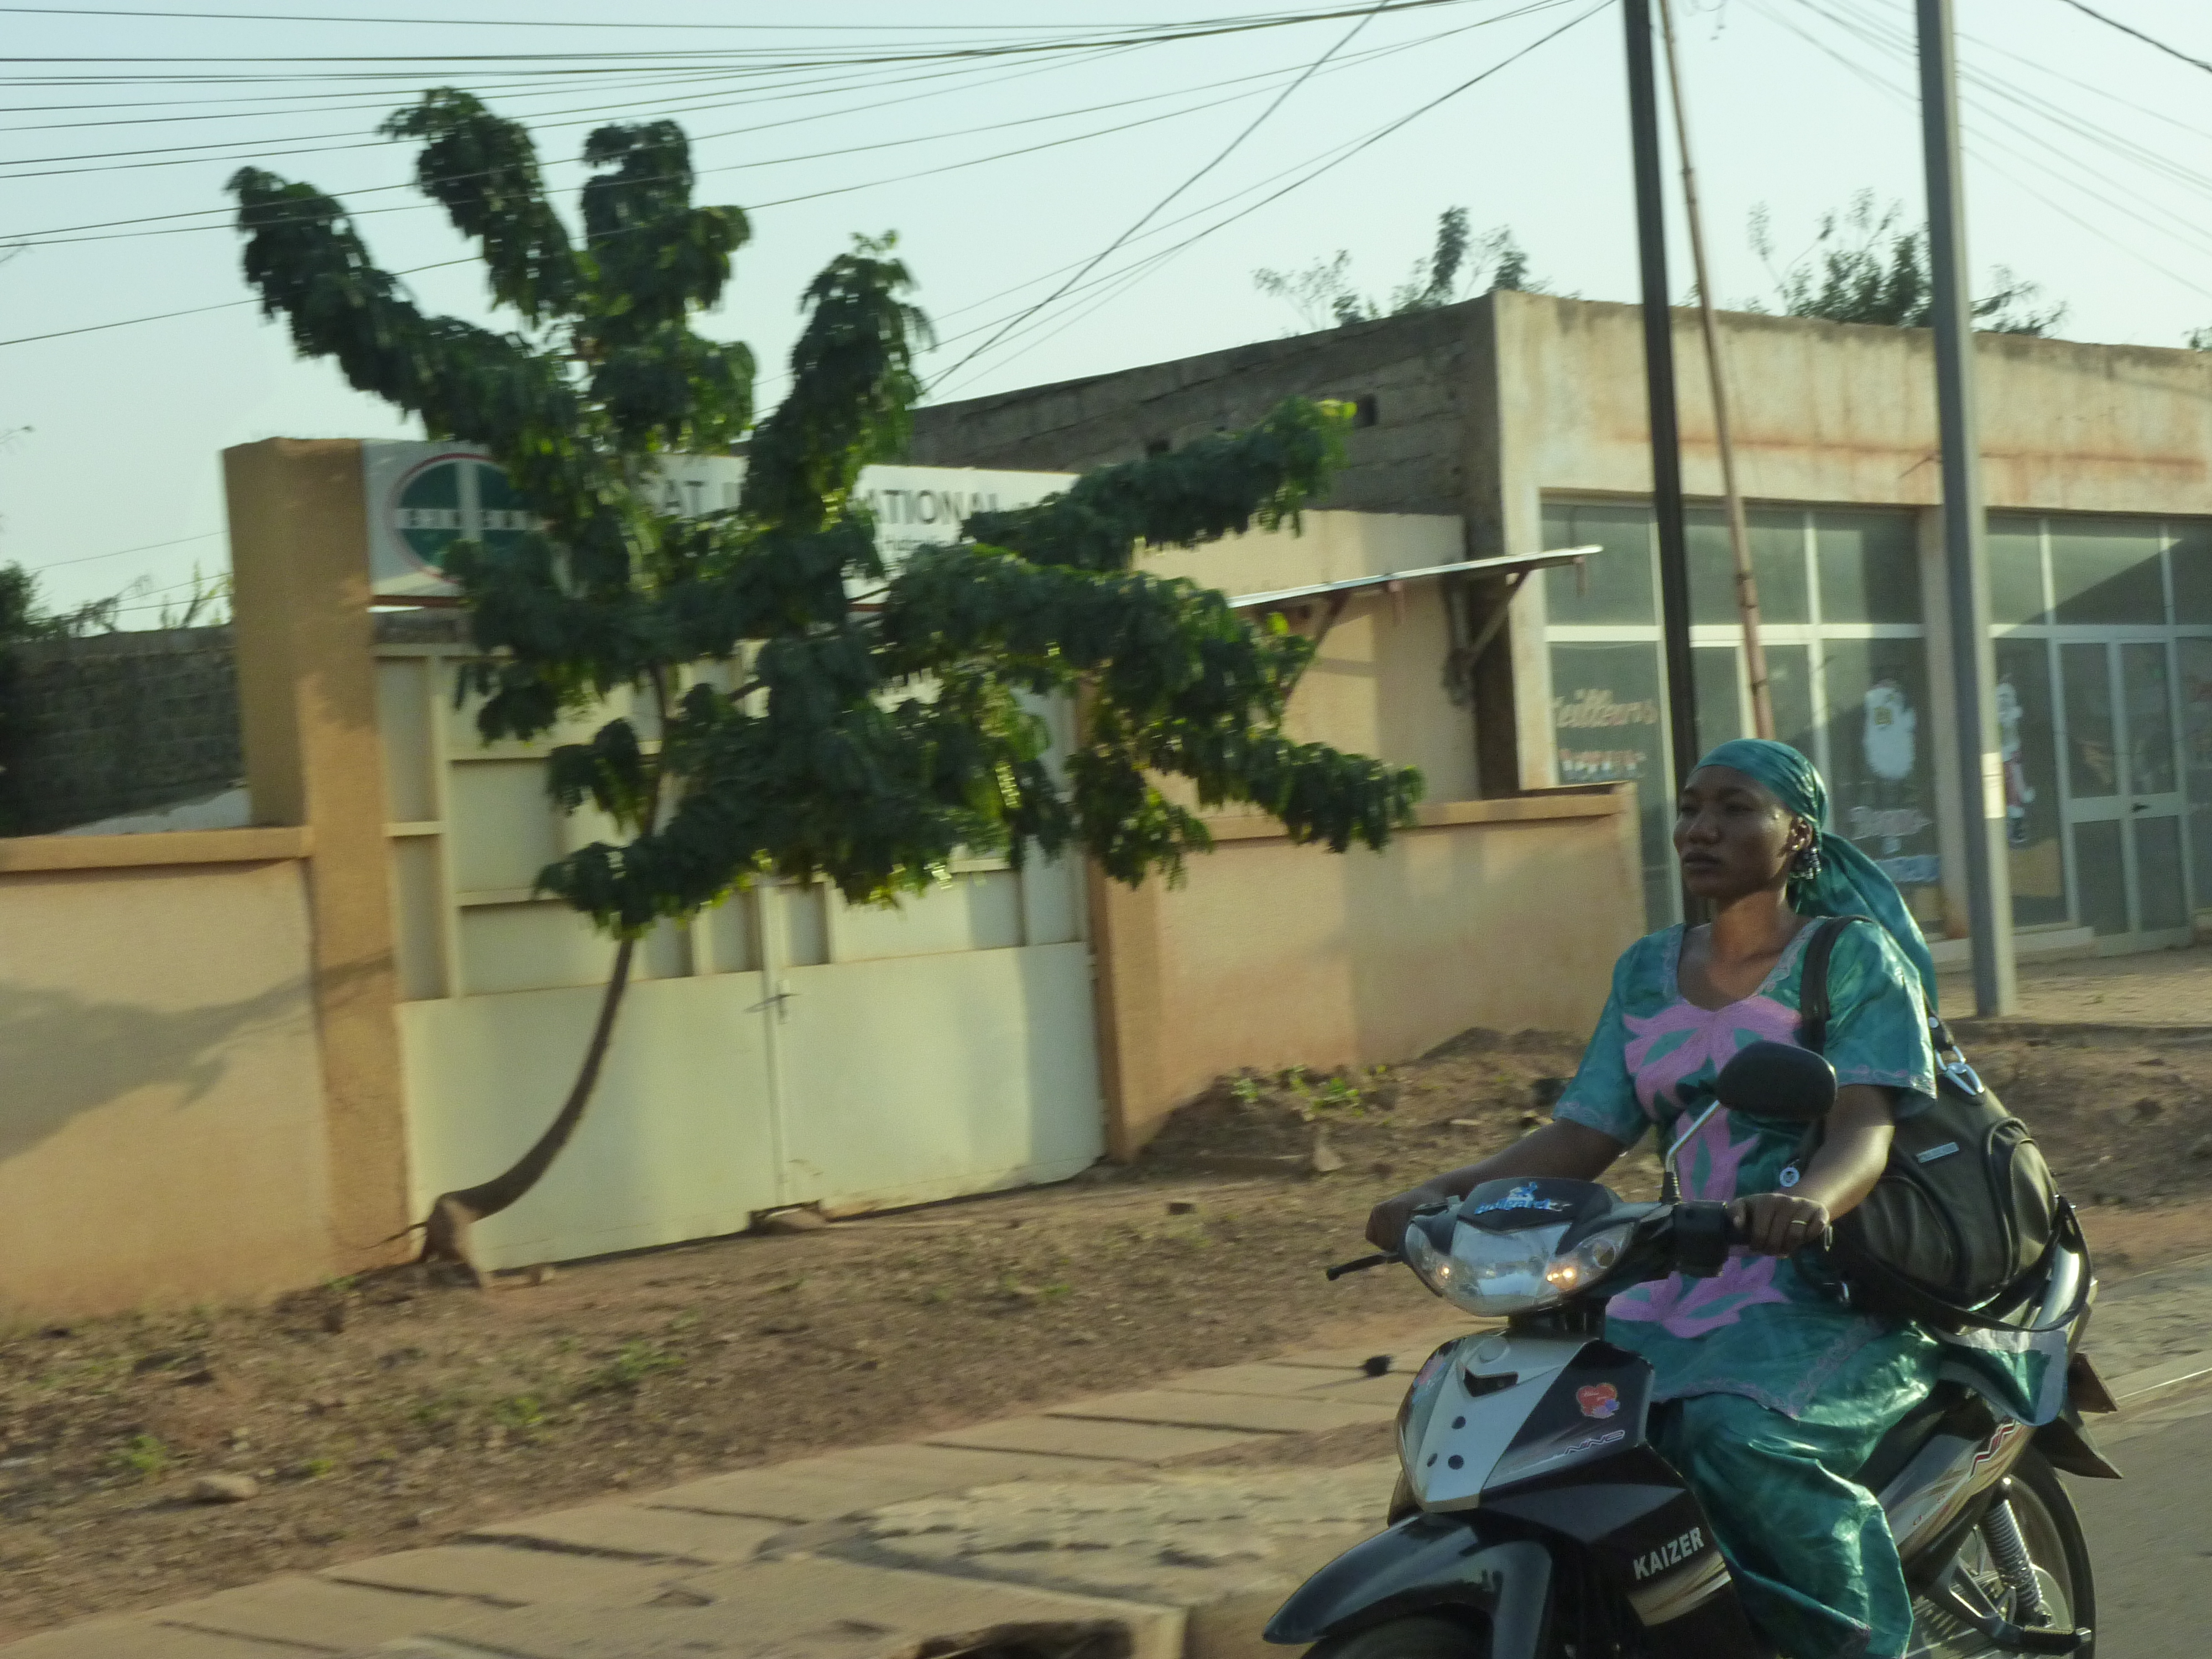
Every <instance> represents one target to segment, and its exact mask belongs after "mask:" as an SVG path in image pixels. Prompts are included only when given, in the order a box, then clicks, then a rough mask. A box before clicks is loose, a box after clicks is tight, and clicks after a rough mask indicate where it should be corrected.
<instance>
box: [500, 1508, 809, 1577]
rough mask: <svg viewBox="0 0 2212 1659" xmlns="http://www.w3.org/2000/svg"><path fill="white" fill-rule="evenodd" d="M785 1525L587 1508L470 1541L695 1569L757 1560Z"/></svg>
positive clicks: (503, 1527) (510, 1525)
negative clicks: (760, 1550)
mask: <svg viewBox="0 0 2212 1659" xmlns="http://www.w3.org/2000/svg"><path fill="white" fill-rule="evenodd" d="M784 1525H785V1523H784V1522H781V1521H768V1520H763V1519H761V1518H759V1517H757V1516H737V1515H716V1514H713V1513H711V1512H708V1511H703V1510H675V1509H648V1508H647V1507H646V1506H645V1505H643V1504H582V1505H580V1506H579V1507H578V1508H575V1509H573V1510H556V1511H554V1512H553V1513H552V1514H550V1515H534V1516H529V1517H528V1518H526V1519H524V1520H519V1521H511V1522H501V1523H500V1524H498V1525H496V1526H490V1527H481V1528H477V1530H476V1531H474V1532H471V1533H470V1534H468V1537H467V1540H466V1541H467V1542H469V1543H471V1544H503V1545H508V1546H511V1547H515V1548H518V1549H540V1550H565V1551H568V1552H570V1553H577V1554H583V1555H611V1556H628V1557H631V1558H635V1559H640V1560H647V1561H674V1562H681V1563H687V1564H689V1565H695V1566H729V1565H734V1564H736V1563H738V1562H740V1561H750V1560H751V1559H753V1553H754V1552H755V1551H756V1550H757V1549H758V1548H759V1547H760V1546H761V1544H762V1542H763V1540H766V1539H769V1538H772V1537H774V1536H775V1534H777V1533H779V1532H781V1531H783V1530H784Z"/></svg>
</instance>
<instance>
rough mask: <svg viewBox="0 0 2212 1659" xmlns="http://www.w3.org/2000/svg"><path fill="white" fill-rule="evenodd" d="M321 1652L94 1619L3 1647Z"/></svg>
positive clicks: (117, 1653) (86, 1656)
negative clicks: (88, 1622) (87, 1622)
mask: <svg viewBox="0 0 2212 1659" xmlns="http://www.w3.org/2000/svg"><path fill="white" fill-rule="evenodd" d="M329 1651H330V1650H328V1649H327V1648H309V1647H299V1646H295V1645H294V1644H291V1643H289V1642H287V1643H282V1644H279V1643H273V1642H263V1641H257V1640H255V1639H253V1638H250V1637H242V1636H210V1635H207V1634H205V1633H204V1632H199V1631H195V1630H179V1629H178V1628H177V1626H174V1625H165V1624H161V1623H160V1622H159V1621H158V1620H155V1619H95V1620H93V1621H92V1623H90V1624H88V1625H71V1626H69V1627H68V1628H66V1629H64V1630H50V1631H46V1632H43V1633H42V1634H40V1635H37V1636H30V1637H26V1638H24V1639H23V1640H21V1641H20V1642H10V1643H9V1644H8V1655H9V1659H18V1656H20V1659H286V1656H287V1655H290V1656H293V1659H309V1656H311V1655H313V1656H318V1659H320V1656H326V1655H327V1654H328V1653H329Z"/></svg>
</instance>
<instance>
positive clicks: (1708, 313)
mask: <svg viewBox="0 0 2212 1659" xmlns="http://www.w3.org/2000/svg"><path fill="white" fill-rule="evenodd" d="M1659 31H1660V33H1662V34H1663V35H1664V36H1665V37H1666V40H1667V88H1668V91H1669V92H1671V93H1672V94H1674V146H1675V149H1676V150H1677V151H1678V152H1679V154H1680V158H1681V162H1682V213H1683V216H1684V217H1685V218H1686V220H1687V221H1688V222H1689V226H1690V263H1691V269H1692V270H1693V271H1694V272H1695V273H1696V275H1697V278H1698V326H1699V328H1700V329H1701V330H1702V331H1704V334H1705V378H1706V379H1707V380H1709V381H1711V384H1712V389H1713V442H1714V443H1715V445H1716V446H1717V447H1718V448H1719V450H1720V456H1721V495H1722V497H1723V500H1724V501H1726V502H1727V506H1728V532H1729V557H1730V559H1731V560H1732V561H1733V562H1734V563H1735V608H1736V614H1737V615H1738V616H1740V617H1741V618H1742V619H1743V662H1744V669H1745V678H1747V679H1748V680H1749V681H1750V683H1751V730H1752V735H1753V736H1754V737H1760V738H1771V737H1773V736H1774V694H1773V692H1772V690H1771V688H1770V687H1769V686H1768V684H1767V679H1766V647H1765V643H1764V641H1761V639H1760V638H1759V579H1758V578H1757V577H1756V576H1754V575H1753V574H1752V568H1751V529H1750V526H1748V525H1747V524H1746V523H1745V522H1744V516H1743V491H1742V490H1741V489H1738V488H1737V487H1736V481H1735V435H1734V434H1733V433H1732V432H1731V430H1730V422H1729V392H1728V380H1727V377H1726V376H1725V375H1724V374H1723V373H1722V372H1721V331H1720V325H1719V324H1718V322H1717V321H1716V320H1715V319H1714V317H1713V283H1712V277H1711V274H1710V273H1709V272H1708V271H1707V270H1706V268H1705V214H1704V211H1703V210H1701V209H1700V208H1699V205H1698V173H1697V169H1696V168H1694V167H1692V166H1691V165H1690V116H1689V112H1688V110H1687V108H1686V106H1685V104H1684V100H1683V97H1682V54H1681V52H1680V49H1679V48H1678V47H1677V46H1675V44H1674V6H1673V5H1672V4H1671V3H1670V0H1659Z"/></svg>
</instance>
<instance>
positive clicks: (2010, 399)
mask: <svg viewBox="0 0 2212 1659" xmlns="http://www.w3.org/2000/svg"><path fill="white" fill-rule="evenodd" d="M1721 326H1722V333H1723V350H1724V352H1725V356H1726V362H1727V365H1728V372H1729V376H1730V380H1731V386H1732V390H1733V391H1734V392H1735V405H1736V408H1735V431H1736V443H1737V449H1738V465H1739V469H1740V473H1741V478H1742V480H1743V487H1744V490H1745V494H1746V495H1747V499H1748V500H1749V501H1750V503H1751V509H1750V521H1751V535H1752V547H1753V564H1754V568H1755V572H1756V574H1757V576H1758V579H1759V598H1760V603H1761V606H1762V609H1763V611H1764V614H1765V623H1766V629H1765V645H1766V654H1767V660H1768V666H1769V673H1770V677H1771V684H1772V695H1773V698H1774V705H1775V714H1776V723H1777V726H1778V732H1779V734H1780V735H1781V736H1782V737H1783V738H1784V740H1785V741H1788V742H1790V743H1793V744H1796V746H1797V747H1799V748H1801V749H1802V750H1804V751H1805V752H1806V753H1808V755H1810V756H1811V757H1813V758H1814V760H1815V761H1816V762H1817V763H1819V764H1820V768H1821V769H1822V770H1823V772H1824V773H1826V775H1827V777H1828V780H1829V783H1830V786H1831V789H1832V794H1833V798H1834V799H1833V809H1832V810H1833V823H1832V826H1831V827H1832V828H1833V829H1836V830H1838V832H1839V833H1841V834H1843V835H1845V836H1849V837H1850V838H1851V839H1852V840H1853V841H1855V842H1857V843H1858V844H1859V845H1860V846H1862V847H1863V848H1865V849H1866V850H1867V851H1868V852H1869V854H1871V855H1872V856H1874V857H1875V858H1876V859H1877V860H1880V861H1881V862H1882V864H1883V865H1884V866H1885V867H1886V868H1887V869H1888V870H1889V872H1890V873H1891V874H1892V875H1893V877H1895V878H1896V879H1897V880H1898V882H1899V885H1900V886H1902V887H1903V888H1904V889H1905V892H1906V894H1907V896H1908V897H1909V898H1910V899H1911V902H1912V904H1913V906H1914V908H1915V909H1916V911H1917V913H1918V914H1919V915H1920V917H1921V918H1922V921H1923V925H1924V926H1925V927H1927V929H1928V931H1929V934H1930V936H1931V937H1932V938H1936V939H1942V938H1945V937H1949V938H1951V939H1962V937H1963V935H1964V934H1965V933H1966V896H1965V883H1964V857H1963V852H1962V846H1963V842H1962V829H1961V819H1960V811H1961V806H1960V787H1959V779H1958V775H1957V772H1956V769H1955V757H1954V755H1953V754H1952V753H1951V745H1950V744H1948V743H1947V742H1945V741H1943V740H1942V738H1943V734H1947V733H1948V732H1949V731H1950V730H1951V728H1952V715H1951V709H1950V702H1951V698H1950V693H1949V688H1950V684H1951V675H1950V664H1949V652H1948V629H1947V627H1946V623H1945V614H1946V595H1945V587H1944V583H1943V580H1942V546H1941V520H1940V513H1938V511H1937V510H1936V504H1937V501H1938V496H1939V492H1940V488H1941V479H1940V469H1939V466H1938V459H1937V453H1936V381H1935V369H1934V363H1933V342H1932V338H1931V337H1930V336H1929V333H1928V332H1926V331H1923V330H1913V329H1892V328H1879V327H1862V326H1853V325H1837V324H1829V323H1822V322H1817V321H1813V320H1808V319H1798V318H1784V317H1767V316H1759V315H1752V314H1745V313H1724V314H1723V317H1722V318H1721ZM1639 328H1640V324H1639V313H1638V310H1637V308H1636V307H1632V306H1626V305H1616V304H1606V303H1598V302H1594V301H1580V300H1566V299H1559V298H1554V297H1552V296H1549V295H1533V294H1523V293H1515V292H1493V293H1492V294H1489V295H1484V296H1483V297H1482V298H1480V299H1478V300H1474V301H1468V302H1466V303H1465V304H1462V305H1457V306H1451V307H1444V308H1442V309H1439V310H1436V311H1431V312H1426V313H1414V314H1412V315H1408V316H1405V317H1398V318H1391V319H1384V320H1382V321H1378V322H1373V323H1363V324H1354V325H1349V326H1346V327H1343V328H1338V329H1333V330H1330V331H1327V332H1324V333H1321V334H1313V335H1305V336H1300V337H1295V338H1290V339H1281V340H1271V341H1267V342H1264V343H1259V344H1255V345H1249V346H1243V347H1239V348H1237V349H1232V350H1227V351H1221V352H1215V353H1211V354H1208V355H1206V356H1198V357H1190V358H1185V359H1182V360H1181V361H1179V362H1168V363H1159V364H1153V365H1150V366H1146V367H1144V368H1132V369H1127V370H1123V371H1120V372H1117V373H1115V374H1102V375H1097V376H1092V377H1091V378H1088V379H1085V380H1071V381H1066V382H1062V383H1060V384H1057V385H1053V386H1037V387H1032V388H1030V389H1027V390H1024V391H1019V392H1006V393H1001V394H999V395H996V396H994V397H988V398H971V399H968V400H965V401H963V402H960V403H954V404H941V405H939V406H937V407H934V408H931V409H927V410H921V411H920V412H919V413H918V415H917V416H916V420H915V436H914V441H913V444H912V447H911V451H910V453H911V456H912V459H914V460H915V461H917V462H920V463H922V464H926V465H963V466H986V467H1023V468H1050V469H1055V470H1063V471H1074V470H1078V469H1082V468H1086V467H1090V466H1093V465H1099V464H1101V463H1103V462H1109V461H1115V460H1122V459H1132V458H1134V457H1136V456H1139V455H1143V454H1146V453H1160V452H1161V451H1162V450H1164V449H1168V448H1173V447H1177V446H1180V445H1182V444H1184V443H1187V442H1188V441H1191V440H1192V439H1193V438H1195V437H1198V436H1200V435H1204V434H1206V433H1209V432H1212V431H1215V430H1218V429H1222V428H1234V427H1240V426H1243V425H1247V424H1249V423H1250V422H1253V421H1254V420H1255V419H1257V418H1258V417H1259V416H1261V415H1263V414H1264V413H1265V412H1266V411H1267V409H1268V408H1269V407H1271V406H1272V405H1273V404H1274V403H1276V402H1277V401H1278V400H1279V399H1280V398H1284V397H1286V396H1291V395H1294V394H1295V395H1304V396H1310V397H1331V398H1343V399H1346V400H1347V401H1350V402H1352V404H1354V406H1355V408H1356V410H1357V411H1358V412H1357V416H1356V420H1355V426H1354V428H1353V430H1352V432H1351V433H1350V434H1349V436H1348V441H1347V448H1348V456H1347V465H1346V467H1345V469H1344V470H1343V471H1342V473H1341V474H1340V477H1339V478H1338V480H1337V483H1336V486H1335V489H1334V493H1333V494H1332V495H1330V497H1329V498H1328V501H1326V502H1325V503H1323V505H1326V506H1329V507H1352V508H1359V509H1363V510H1365V511H1368V512H1384V513H1454V514H1456V515H1457V516H1458V517H1459V519H1460V520H1461V523H1462V531H1463V539H1464V550H1465V554H1466V556H1467V557H1468V558H1469V559H1483V558H1492V557H1497V556H1504V555H1509V554H1523V553H1532V552H1534V551H1536V550H1540V549H1542V548H1556V547H1564V546H1570V545H1575V544H1597V545H1599V546H1600V547H1601V548H1602V549H1603V552H1602V553H1601V554H1599V555H1597V556H1593V557H1591V558H1590V559H1589V560H1588V561H1587V562H1585V563H1584V564H1583V566H1582V567H1581V568H1578V569H1577V568H1558V569H1553V570H1549V571H1546V572H1543V573H1541V574H1537V575H1535V576H1534V577H1532V578H1530V579H1528V580H1525V581H1520V582H1516V580H1515V579H1514V578H1512V577H1511V576H1498V577H1484V578H1468V579H1461V580H1455V582H1454V584H1453V585H1454V587H1455V590H1456V592H1457V599H1455V603H1456V604H1457V605H1460V606H1461V607H1462V617H1461V625H1460V626H1459V627H1456V628H1455V629H1454V630H1453V639H1454V644H1453V646H1452V647H1451V654H1450V655H1449V656H1448V659H1447V660H1445V661H1443V662H1441V663H1439V664H1438V665H1437V671H1438V672H1440V673H1444V674H1446V675H1448V676H1449V677H1451V678H1452V680H1453V683H1455V684H1465V685H1471V687H1472V689H1473V696H1472V700H1471V701H1472V714H1471V726H1472V729H1471V730H1470V731H1469V732H1468V736H1467V743H1468V752H1469V759H1470V764H1471V768H1472V775H1473V776H1474V779H1475V781H1476V786H1475V787H1477V788H1478V789H1479V790H1480V793H1482V794H1484V795H1489V796H1495V795H1510V794H1514V793H1520V792H1522V791H1524V790H1529V789H1537V788H1544V787H1557V786H1559V785H1565V784H1576V783H1609V782H1619V781H1635V782H1638V783H1640V784H1643V785H1644V786H1645V787H1644V791H1643V798H1642V800H1641V802H1640V807H1639V811H1640V817H1641V825H1642V845H1643V856H1644V876H1645V899H1646V907H1647V912H1648V916H1649V919H1650V921H1651V922H1652V923H1653V925H1655V926H1656V925H1659V924H1662V923H1663V922H1665V921H1670V920H1672V919H1673V918H1674V914H1675V905H1676V902H1677V901H1676V898H1675V896H1674V895H1675V887H1674V879H1673V876H1672V872H1671V867H1670V857H1669V853H1668V844H1667V831H1668V817H1669V813H1668V804H1667V803H1666V801H1665V800H1664V799H1658V798H1656V793H1655V791H1654V790H1653V789H1652V788H1651V787H1650V786H1651V785H1652V783H1653V782H1654V781H1656V780H1657V779H1659V778H1660V777H1662V775H1663V771H1662V763H1663V761H1664V759H1665V758H1666V746H1667V743H1668V723H1667V720H1666V718H1665V714H1664V708H1665V698H1666V691H1665V682H1664V664H1663V659H1662V653H1661V650H1660V646H1659V636H1658V617H1657V593H1658V584H1657V579H1656V546H1655V539H1654V533H1653V521H1652V513H1651V508H1650V454H1649V447H1648V446H1649V428H1648V423H1647V420H1646V416H1645V405H1644V374H1643V358H1642V342H1641V336H1640V331H1639ZM1675 331H1676V339H1675V349H1676V352H1677V355H1678V357H1679V358H1680V362H1681V363H1682V374H1681V377H1680V379H1681V387H1682V391H1681V398H1682V407H1681V419H1682V428H1683V465H1684V471H1685V477H1686V485H1687V488H1688V489H1689V490H1690V492H1691V493H1692V496H1693V497H1697V498H1701V499H1700V500H1699V501H1698V503H1697V504H1696V505H1694V506H1693V507H1692V513H1691V522H1690V532H1689V533H1690V559H1691V567H1692V568H1691V582H1692V622H1693V629H1692V644H1693V647H1694V652H1695V660H1696V663H1697V679H1698V684H1697V697H1698V707H1699V725H1700V735H1701V739H1702V740H1703V741H1704V742H1705V743H1707V744H1711V743H1713V742H1717V741H1719V740H1721V739H1723V738H1729V737H1735V736H1739V735H1743V734H1745V733H1746V732H1747V730H1748V726H1749V704H1748V697H1747V690H1746V684H1745V677H1744V669H1743V662H1742V652H1741V630H1740V628H1739V627H1738V625H1737V623H1736V622H1735V602H1734V596H1733V591H1732V581H1731V568H1730V561H1729V550H1728V544H1727V538H1726V534H1725V532H1724V529H1723V524H1722V519H1721V514H1720V512H1719V510H1718V505H1717V497H1718V495H1719V489H1720V480H1719V466H1718V461H1717V453H1716V451H1715V447H1714V442H1713V435H1712V421H1711V407H1710V404H1709V402H1708V400H1707V396H1706V388H1705V375H1704V373H1703V370H1702V356H1701V355H1700V349H1699V343H1698V340H1697V333H1696V321H1695V317H1694V314H1693V313H1688V312H1683V313H1677V316H1676V319H1675ZM1977 359H1978V373H1979V381H1980V383H1979V394H1980V395H1979V401H1980V409H1981V420H1982V428H1983V429H1982V434H1981V443H1982V455H1983V477H1984V490H1985V494H1986V496H1987V499H1988V503H1989V507H1990V541H1989V547H1990V583H1991V588H1992V594H1993V599H1994V610H1995V617H1996V669H1997V676H1998V680H1997V686H1996V701H1997V711H1998V719H1999V723H2000V726H2001V729H2002V761H2003V770H2004V778H2005V802H2004V811H2005V812H2006V815H2007V818H2008V841H2009V844H2010V847H2011V877H2012V893H2013V907H2014V920H2015V926H2016V927H2018V928H2019V929H2020V930H2021V934H2020V948H2021V950H2022V951H2023V952H2028V951H2034V950H2037V949H2038V948H2045V949H2047V948H2051V947H2056V946H2060V945H2068V944H2079V945H2086V944H2087V943H2089V942H2090V941H2091V940H2092V939H2093V941H2094V943H2095V945H2096V946H2097V948H2099V949H2100V950H2102V951H2108V952H2110V951H2126V950H2140V949H2151V948H2156V947H2159V946H2163V945H2175V944H2183V943H2186V942H2188V941H2189V940H2190V939H2191V938H2192V937H2193V936H2194V928H2195V923H2196V919H2197V913H2198V908H2199V907H2200V905H2201V906H2203V908H2205V909H2206V910H2207V911H2212V354H2203V353H2197V352H2192V351H2177V350H2163V349H2154V348H2148V347H2136V346H2107V345H2092V344H2082V343H2075V342H2070V341H2063V340H2045V339H2035V338H2028V337H2020V336H2013V335H1996V334H1984V335H1981V336H1978V337H1977ZM1501 608H1502V609H1503V610H1504V616H1503V617H1497V615H1496V613H1497V612H1498V611H1500V610H1501ZM1493 622H1496V623H1498V625H1497V626H1494V627H1493V626H1492V625H1491V624H1492V623H1493ZM1485 635H1488V638H1487V640H1485ZM1477 642H1481V649H1480V653H1479V654H1478V655H1476V656H1475V659H1474V660H1473V661H1472V662H1469V661H1468V660H1466V657H1467V656H1468V654H1469V653H1470V647H1473V646H1474V645H1475V644H1476V643H1477ZM1961 948H1962V946H1960V945H1954V946H1953V947H1952V948H1951V949H1950V950H1949V951H1942V950H1941V949H1940V947H1939V955H1943V956H1956V954H1957V953H1958V951H1960V949H1961Z"/></svg>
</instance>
